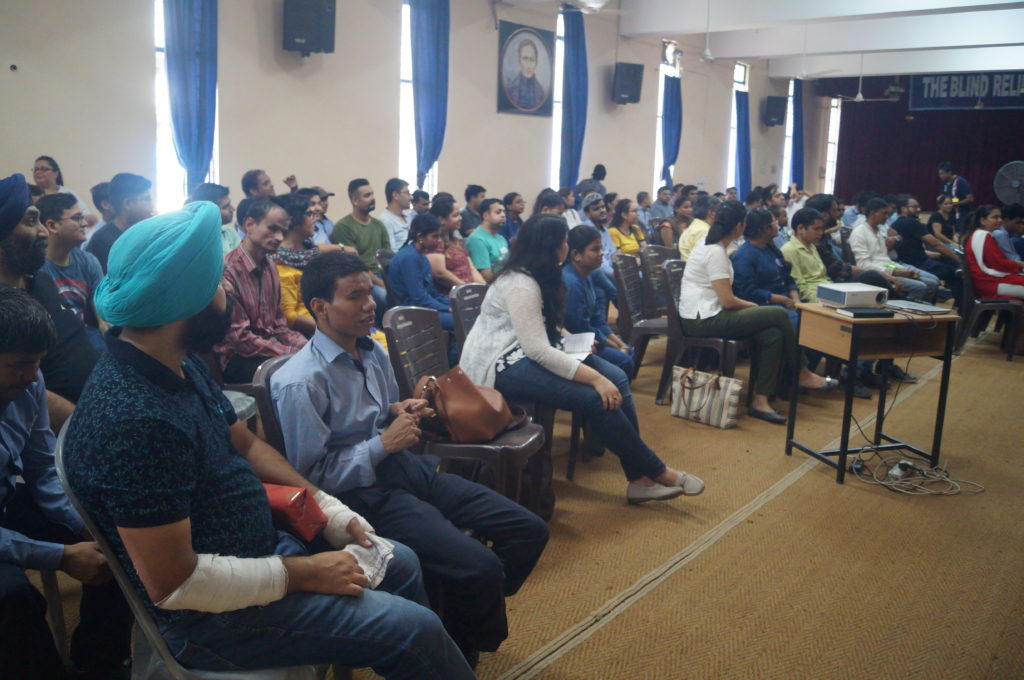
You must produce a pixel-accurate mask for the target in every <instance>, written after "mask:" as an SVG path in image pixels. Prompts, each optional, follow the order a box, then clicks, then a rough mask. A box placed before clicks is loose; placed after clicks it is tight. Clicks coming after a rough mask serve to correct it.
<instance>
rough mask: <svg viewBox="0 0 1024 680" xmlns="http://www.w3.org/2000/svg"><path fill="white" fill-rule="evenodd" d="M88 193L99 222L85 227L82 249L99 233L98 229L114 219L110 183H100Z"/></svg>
mask: <svg viewBox="0 0 1024 680" xmlns="http://www.w3.org/2000/svg"><path fill="white" fill-rule="evenodd" d="M89 193H90V194H91V195H92V204H93V205H94V206H96V210H98V211H99V213H100V221H99V222H97V223H96V224H95V225H93V226H92V227H89V226H86V228H85V231H86V234H85V243H84V244H83V245H82V247H83V248H84V247H85V246H86V245H88V243H89V239H91V238H92V235H93V234H95V233H96V232H97V231H99V229H100V227H102V226H103V225H105V224H106V223H107V222H109V221H110V220H112V219H114V207H113V206H112V205H111V204H110V182H100V183H99V184H97V185H96V186H94V187H93V188H92V189H90V190H89ZM87 221H88V220H87Z"/></svg>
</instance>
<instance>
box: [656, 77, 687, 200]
mask: <svg viewBox="0 0 1024 680" xmlns="http://www.w3.org/2000/svg"><path fill="white" fill-rule="evenodd" d="M663 89H664V92H663V97H662V101H661V153H662V158H663V159H664V160H663V161H662V164H661V178H662V179H663V180H664V181H665V186H672V166H673V165H675V164H676V158H677V157H678V156H679V138H680V137H681V136H682V134H683V97H682V93H681V91H680V79H679V78H678V77H676V76H665V87H664V88H663Z"/></svg>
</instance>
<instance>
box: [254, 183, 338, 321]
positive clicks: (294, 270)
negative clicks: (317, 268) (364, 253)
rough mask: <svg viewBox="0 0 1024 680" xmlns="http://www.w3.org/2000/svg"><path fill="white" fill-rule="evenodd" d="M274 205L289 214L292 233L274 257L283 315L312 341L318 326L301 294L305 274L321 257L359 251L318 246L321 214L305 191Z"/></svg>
mask: <svg viewBox="0 0 1024 680" xmlns="http://www.w3.org/2000/svg"><path fill="white" fill-rule="evenodd" d="M273 203H274V204H275V205H278V206H280V207H281V208H282V209H283V210H284V211H285V212H286V213H288V231H287V232H285V235H284V238H283V239H281V245H280V246H278V248H277V250H276V251H274V253H273V254H272V255H271V256H270V259H271V260H272V261H273V262H274V264H275V265H276V266H277V277H278V280H279V281H280V282H281V313H282V314H284V318H285V321H286V322H287V324H288V328H291V329H294V330H297V331H298V332H300V333H302V334H303V335H304V336H306V337H307V338H308V337H310V336H312V335H313V331H315V330H316V322H315V321H313V317H312V316H311V315H310V313H309V310H308V309H306V305H305V304H303V302H302V293H301V292H300V290H299V280H300V279H301V278H302V271H303V270H304V269H305V268H306V265H307V264H309V261H310V260H312V259H313V258H314V257H316V256H317V255H319V254H320V253H329V252H335V251H343V250H344V251H348V252H351V253H355V248H349V247H348V246H337V245H334V244H333V243H325V244H321V245H315V244H314V242H313V232H314V230H315V228H316V227H315V222H314V220H315V219H316V218H317V216H318V214H319V213H317V212H316V211H313V210H311V209H310V208H311V206H310V204H309V198H308V197H307V196H305V195H303V193H302V189H300V190H298V191H296V192H295V193H294V194H285V195H284V196H275V197H274V199H273Z"/></svg>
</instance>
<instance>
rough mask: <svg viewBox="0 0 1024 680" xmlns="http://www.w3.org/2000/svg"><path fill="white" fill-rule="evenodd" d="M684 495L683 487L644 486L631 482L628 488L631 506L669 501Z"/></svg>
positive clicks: (628, 498) (627, 498)
mask: <svg viewBox="0 0 1024 680" xmlns="http://www.w3.org/2000/svg"><path fill="white" fill-rule="evenodd" d="M684 493H685V491H683V488H682V487H681V486H665V485H663V484H657V483H656V484H654V485H653V486H644V485H643V484H637V483H636V482H630V483H629V484H628V485H627V486H626V500H627V501H629V504H630V505H636V504H638V503H646V502H647V501H667V500H670V499H672V498H677V497H679V496H682V495H683V494H684Z"/></svg>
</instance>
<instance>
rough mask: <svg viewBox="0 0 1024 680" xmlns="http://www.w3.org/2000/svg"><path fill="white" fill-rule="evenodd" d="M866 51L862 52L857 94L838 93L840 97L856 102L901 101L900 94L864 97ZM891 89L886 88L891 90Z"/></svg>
mask: <svg viewBox="0 0 1024 680" xmlns="http://www.w3.org/2000/svg"><path fill="white" fill-rule="evenodd" d="M863 85H864V53H863V52H861V53H860V75H858V76H857V94H856V95H855V96H853V97H851V96H850V95H847V94H840V95H837V96H838V97H839V98H840V99H842V100H843V101H847V102H854V103H857V104H860V103H862V102H897V101H899V95H898V94H897V95H895V96H893V95H890V96H888V97H874V98H872V99H866V98H865V97H864V91H863V90H864V88H863ZM890 91H891V90H886V92H890Z"/></svg>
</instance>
